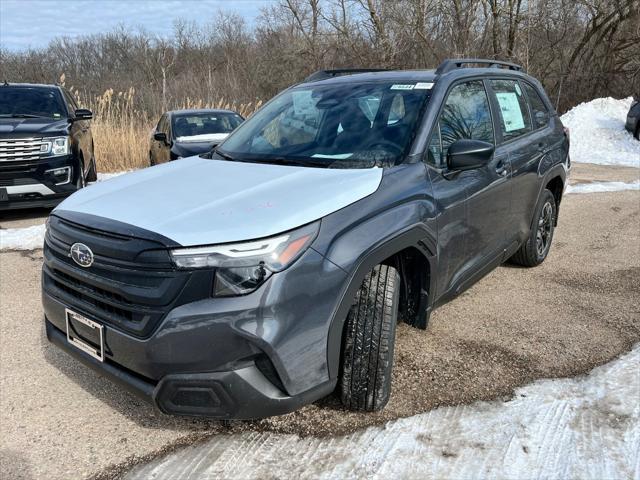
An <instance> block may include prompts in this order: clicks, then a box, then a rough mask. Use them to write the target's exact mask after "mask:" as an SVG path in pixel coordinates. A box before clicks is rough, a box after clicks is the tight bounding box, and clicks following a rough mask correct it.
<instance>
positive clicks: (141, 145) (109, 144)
mask: <svg viewBox="0 0 640 480" xmlns="http://www.w3.org/2000/svg"><path fill="white" fill-rule="evenodd" d="M70 90H71V92H72V93H73V94H74V96H75V97H76V99H77V101H78V104H79V105H81V106H82V107H83V108H88V109H90V110H91V111H93V122H92V124H91V129H92V132H93V141H94V149H95V155H96V164H97V166H98V171H99V172H117V171H122V170H134V169H137V168H143V167H147V166H149V140H150V138H151V132H152V131H153V129H154V128H155V125H156V123H157V121H158V118H149V116H148V115H147V114H145V113H144V112H143V111H142V110H141V109H139V108H137V106H136V95H135V89H134V88H130V89H129V90H128V91H126V92H117V93H116V92H114V91H113V90H112V89H109V90H107V91H106V92H104V93H103V94H102V95H99V96H92V97H85V96H83V95H81V94H80V93H79V92H78V91H77V90H74V89H73V88H70ZM261 103H262V102H257V103H243V104H237V103H235V102H229V101H226V100H225V99H219V100H218V101H215V102H212V103H208V102H204V101H203V100H200V99H190V98H187V99H186V100H185V101H184V102H183V103H182V104H180V105H177V106H175V109H184V108H224V109H230V110H235V111H237V112H238V113H240V114H241V115H242V116H243V117H247V116H248V115H250V114H251V113H253V112H254V111H255V110H257V109H258V108H259V107H260V105H261Z"/></svg>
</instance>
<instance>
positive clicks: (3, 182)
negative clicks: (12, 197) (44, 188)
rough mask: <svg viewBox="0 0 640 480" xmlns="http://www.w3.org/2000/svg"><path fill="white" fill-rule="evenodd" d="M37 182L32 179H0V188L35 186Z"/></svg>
mask: <svg viewBox="0 0 640 480" xmlns="http://www.w3.org/2000/svg"><path fill="white" fill-rule="evenodd" d="M38 183H40V182H38V181H37V180H36V179H34V178H0V187H14V186H20V185H36V184H38Z"/></svg>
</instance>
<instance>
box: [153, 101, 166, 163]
mask: <svg viewBox="0 0 640 480" xmlns="http://www.w3.org/2000/svg"><path fill="white" fill-rule="evenodd" d="M168 123H169V115H167V114H166V113H165V114H164V115H162V116H161V117H160V120H159V121H158V126H157V127H156V132H157V133H164V134H165V135H167V132H168V130H169V129H168V128H167V125H168ZM167 138H168V137H167ZM151 154H152V157H153V159H154V163H156V164H158V163H164V162H166V161H168V148H167V143H166V142H165V141H163V140H156V139H155V138H153V137H152V138H151Z"/></svg>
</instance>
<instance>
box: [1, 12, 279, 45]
mask: <svg viewBox="0 0 640 480" xmlns="http://www.w3.org/2000/svg"><path fill="white" fill-rule="evenodd" d="M275 1H276V0H0V45H2V48H6V49H9V50H13V51H16V50H24V49H28V48H37V47H43V46H46V45H47V43H48V42H49V40H51V39H53V38H54V37H58V36H68V37H77V36H79V35H85V34H91V33H102V32H107V31H109V30H112V29H113V28H114V27H117V26H118V25H121V24H124V25H126V26H128V27H131V28H133V29H135V28H137V27H142V28H144V29H145V30H147V31H149V32H152V33H156V34H159V35H163V34H166V33H170V32H171V30H172V28H173V22H174V20H176V19H178V18H183V19H186V20H195V21H196V22H199V23H203V22H206V21H210V20H212V19H213V17H214V15H215V14H216V12H218V11H219V10H220V9H223V10H230V11H235V12H237V13H239V14H240V15H242V16H243V17H244V18H245V19H246V21H247V23H249V24H250V25H251V24H253V23H254V22H255V19H256V17H257V16H258V15H259V14H260V8H261V7H263V6H268V5H269V4H271V3H274V2H275Z"/></svg>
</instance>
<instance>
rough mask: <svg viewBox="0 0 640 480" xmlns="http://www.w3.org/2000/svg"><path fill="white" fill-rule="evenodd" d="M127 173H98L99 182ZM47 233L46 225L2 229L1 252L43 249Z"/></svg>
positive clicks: (0, 238) (0, 236)
mask: <svg viewBox="0 0 640 480" xmlns="http://www.w3.org/2000/svg"><path fill="white" fill-rule="evenodd" d="M125 173H128V172H116V173H98V182H104V181H106V180H109V179H111V178H113V177H117V176H119V175H122V174H125ZM43 221H44V219H43ZM45 231H46V228H45V225H44V223H43V224H41V225H34V226H32V227H24V228H5V229H0V251H1V250H36V249H38V248H42V245H43V244H44V233H45Z"/></svg>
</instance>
